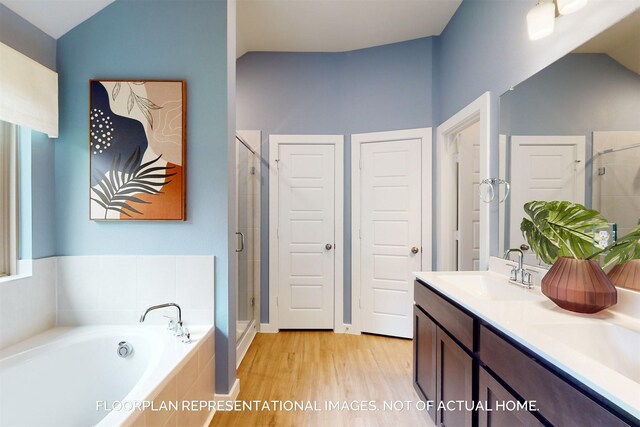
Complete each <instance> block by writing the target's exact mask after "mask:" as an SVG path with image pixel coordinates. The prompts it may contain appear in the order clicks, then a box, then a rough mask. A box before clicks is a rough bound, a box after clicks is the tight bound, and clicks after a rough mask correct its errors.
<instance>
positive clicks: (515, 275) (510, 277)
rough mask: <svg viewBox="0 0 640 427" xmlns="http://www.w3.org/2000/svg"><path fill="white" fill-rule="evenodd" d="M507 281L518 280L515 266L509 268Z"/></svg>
mask: <svg viewBox="0 0 640 427" xmlns="http://www.w3.org/2000/svg"><path fill="white" fill-rule="evenodd" d="M509 280H513V281H517V280H518V267H517V266H515V265H514V266H513V267H512V268H511V275H510V276H509Z"/></svg>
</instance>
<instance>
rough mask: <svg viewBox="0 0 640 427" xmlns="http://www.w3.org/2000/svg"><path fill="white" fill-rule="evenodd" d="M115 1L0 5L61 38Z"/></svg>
mask: <svg viewBox="0 0 640 427" xmlns="http://www.w3.org/2000/svg"><path fill="white" fill-rule="evenodd" d="M113 1H114V0H0V3H2V4H4V5H5V6H7V7H8V8H9V9H11V10H13V11H14V12H15V13H17V14H18V15H20V16H22V17H23V18H24V19H26V20H27V21H29V22H31V23H32V24H33V25H35V26H36V27H38V28H40V29H41V30H42V31H44V32H45V33H47V34H49V35H50V36H51V37H53V38H54V39H57V38H60V37H61V36H62V35H64V34H65V33H66V32H67V31H69V30H70V29H72V28H73V27H75V26H76V25H78V24H80V23H81V22H84V21H85V20H87V19H88V18H90V17H92V16H93V15H95V14H96V13H98V12H99V11H101V10H102V9H104V8H105V7H106V6H108V5H109V4H111V3H113Z"/></svg>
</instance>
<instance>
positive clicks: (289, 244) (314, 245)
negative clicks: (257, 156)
mask: <svg viewBox="0 0 640 427" xmlns="http://www.w3.org/2000/svg"><path fill="white" fill-rule="evenodd" d="M335 150H336V147H335V146H334V145H322V144H279V146H278V162H277V165H278V166H277V167H278V200H279V202H278V204H279V206H278V212H279V213H278V215H279V218H278V230H277V231H276V234H277V238H278V284H277V286H278V304H277V305H278V313H279V320H278V326H279V328H280V329H333V327H334V279H335V275H334V268H335V245H336V238H335V237H336V236H335V234H336V230H335V219H336V218H335V203H336V200H335V196H336V191H335V184H336V183H335V167H336V165H335Z"/></svg>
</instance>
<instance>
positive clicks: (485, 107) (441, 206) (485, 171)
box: [435, 92, 497, 271]
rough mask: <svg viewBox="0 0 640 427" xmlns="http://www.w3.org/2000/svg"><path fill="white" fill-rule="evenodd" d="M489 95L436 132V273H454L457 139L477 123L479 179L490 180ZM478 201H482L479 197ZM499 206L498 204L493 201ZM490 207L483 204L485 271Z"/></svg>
mask: <svg viewBox="0 0 640 427" xmlns="http://www.w3.org/2000/svg"><path fill="white" fill-rule="evenodd" d="M490 101H491V94H490V92H485V93H484V94H483V95H481V96H480V97H479V98H478V99H476V100H475V101H473V102H472V103H471V104H469V105H467V106H466V107H465V108H463V109H462V110H460V111H459V112H458V113H456V114H455V115H454V116H453V117H451V118H450V119H448V120H447V121H446V122H444V123H443V124H441V125H440V126H438V128H437V132H436V133H437V139H436V141H437V143H436V151H437V162H436V164H435V168H436V177H437V183H438V185H437V192H436V195H435V196H436V206H437V209H438V217H437V221H438V224H437V227H435V230H436V248H437V251H436V253H437V269H438V270H439V271H445V270H455V268H456V265H455V264H456V245H455V233H456V228H457V221H456V217H457V200H456V199H457V197H456V196H457V194H458V189H457V165H456V159H455V156H456V152H457V144H456V140H455V138H456V135H457V134H458V133H459V132H460V131H462V130H463V129H465V128H467V127H469V126H470V125H472V124H474V123H476V122H477V123H478V126H479V128H480V132H479V134H480V137H479V138H480V156H479V159H480V179H481V180H483V179H485V178H489V172H490V159H489V139H490V136H491V135H490V128H489V123H490V108H489V107H490ZM475 197H478V198H479V197H480V194H476V195H475ZM494 203H497V200H495V201H494ZM490 210H491V204H490V203H481V204H480V229H479V238H478V240H479V242H480V254H479V258H480V261H479V263H480V266H479V268H480V269H481V270H486V269H487V268H488V266H489V240H490V224H489V216H490Z"/></svg>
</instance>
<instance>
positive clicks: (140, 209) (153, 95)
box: [89, 80, 186, 221]
mask: <svg viewBox="0 0 640 427" xmlns="http://www.w3.org/2000/svg"><path fill="white" fill-rule="evenodd" d="M185 135H186V83H185V82H184V81H182V80H172V81H167V80H162V81H161V80H91V81H90V82H89V158H90V162H89V165H90V166H89V171H90V190H89V192H90V195H89V198H90V199H89V218H90V219H91V220H102V221H105V220H107V221H122V220H127V221H140V220H165V221H166V220H177V221H180V220H182V221H184V220H185V219H186V185H185V184H186V169H185V160H186V139H185Z"/></svg>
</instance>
